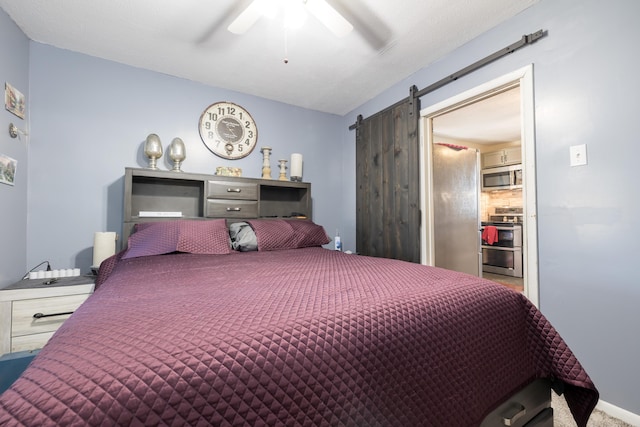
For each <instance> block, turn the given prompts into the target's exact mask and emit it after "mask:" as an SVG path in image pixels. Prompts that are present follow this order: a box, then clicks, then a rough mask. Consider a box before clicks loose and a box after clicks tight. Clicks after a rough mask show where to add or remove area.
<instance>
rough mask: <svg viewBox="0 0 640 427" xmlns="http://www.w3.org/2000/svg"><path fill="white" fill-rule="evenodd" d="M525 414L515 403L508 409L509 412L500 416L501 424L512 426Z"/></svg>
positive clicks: (522, 408) (522, 407)
mask: <svg viewBox="0 0 640 427" xmlns="http://www.w3.org/2000/svg"><path fill="white" fill-rule="evenodd" d="M526 413H527V410H526V408H525V407H524V406H522V405H520V404H517V403H516V404H514V405H513V406H511V407H510V408H509V412H507V413H506V414H503V415H502V423H503V424H504V425H505V426H512V425H514V424H515V423H516V421H518V420H519V419H520V418H522V417H523V416H524V415H526Z"/></svg>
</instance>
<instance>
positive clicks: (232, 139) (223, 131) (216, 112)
mask: <svg viewBox="0 0 640 427" xmlns="http://www.w3.org/2000/svg"><path fill="white" fill-rule="evenodd" d="M198 127H199V130H200V138H202V142H204V145H206V146H207V148H208V149H209V150H210V151H211V152H212V153H213V154H215V155H217V156H220V157H222V158H224V159H231V160H236V159H241V158H243V157H246V156H248V155H249V154H250V153H251V151H253V149H254V148H255V146H256V143H257V142H258V128H257V126H256V122H255V121H254V120H253V117H251V114H249V112H248V111H247V110H245V109H244V108H242V107H241V106H239V105H237V104H234V103H233V102H216V103H215V104H211V105H210V106H208V107H207V109H206V110H204V112H203V113H202V115H201V116H200V122H199V124H198Z"/></svg>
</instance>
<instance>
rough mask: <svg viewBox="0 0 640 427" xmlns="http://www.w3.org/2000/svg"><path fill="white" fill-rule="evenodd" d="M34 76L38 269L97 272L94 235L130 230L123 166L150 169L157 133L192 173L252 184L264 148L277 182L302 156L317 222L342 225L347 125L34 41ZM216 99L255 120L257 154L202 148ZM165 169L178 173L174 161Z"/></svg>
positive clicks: (32, 245) (32, 235) (33, 244)
mask: <svg viewBox="0 0 640 427" xmlns="http://www.w3.org/2000/svg"><path fill="white" fill-rule="evenodd" d="M30 70H31V74H30V82H31V86H32V93H33V94H34V96H33V97H32V98H33V99H32V103H31V116H32V121H33V126H32V129H31V153H30V162H31V166H32V167H31V168H30V176H29V178H30V189H31V191H30V194H29V212H30V213H31V215H30V218H29V227H28V247H29V254H28V260H29V262H30V263H32V264H33V263H37V262H39V261H40V260H43V259H49V260H51V261H52V262H53V263H54V265H55V266H54V268H66V267H69V266H77V267H81V268H82V270H83V271H88V267H89V266H90V265H91V262H92V245H93V233H94V232H95V231H117V232H121V224H122V198H123V180H122V176H123V174H124V168H125V167H146V166H147V164H148V162H147V161H146V159H145V157H144V156H143V154H142V145H143V142H144V140H145V138H146V136H147V135H148V134H149V133H156V134H158V135H159V136H160V138H161V139H162V142H163V145H164V146H165V151H166V147H167V145H168V144H169V143H170V142H171V140H172V139H173V138H174V137H180V138H182V139H183V141H184V142H185V145H186V151H187V159H186V160H185V162H184V164H183V167H182V169H183V170H184V171H186V172H195V173H210V174H213V173H214V172H215V168H216V166H237V167H241V168H242V169H243V176H247V177H256V178H257V177H260V176H261V170H262V154H261V153H260V147H262V146H270V147H272V148H273V151H272V156H271V166H272V170H273V172H272V176H274V177H277V159H280V158H285V159H290V156H291V153H293V152H300V153H302V155H303V159H304V168H303V175H304V176H303V178H304V180H305V181H309V182H311V183H312V189H313V191H312V193H313V206H314V212H313V215H314V220H315V221H316V222H318V223H319V224H322V225H324V226H325V227H326V229H327V231H328V232H329V233H330V234H331V232H330V231H329V230H333V229H335V228H336V227H339V224H340V212H339V211H337V210H334V209H333V208H332V203H331V202H330V201H331V200H332V199H333V198H334V195H335V194H337V193H339V191H340V188H341V187H340V186H341V180H340V175H339V173H338V167H339V163H337V162H336V155H335V152H336V151H337V150H338V148H339V147H340V143H341V134H340V132H339V129H340V127H339V123H340V120H341V119H340V117H338V116H335V115H330V114H325V113H320V112H316V111H311V110H305V109H301V108H297V107H293V106H290V105H286V104H282V103H277V102H273V101H269V100H265V99H261V98H257V97H255V96H251V95H246V94H240V93H235V92H231V91H228V90H223V89H218V88H212V87H208V86H204V85H201V84H198V83H194V82H192V81H188V80H183V79H179V78H175V77H170V76H167V75H164V74H159V73H155V72H150V71H146V70H142V69H138V68H133V67H129V66H125V65H122V64H118V63H114V62H111V61H106V60H102V59H98V58H95V57H90V56H87V55H83V54H79V53H75V52H70V51H67V50H62V49H57V48H54V47H51V46H48V45H43V44H40V43H31V67H30ZM230 72H233V71H230ZM301 96H303V95H301ZM217 101H231V102H235V103H237V104H240V105H242V106H243V107H245V108H246V109H247V110H248V111H249V112H250V113H251V115H252V116H253V118H254V119H255V121H256V123H257V125H258V146H257V148H256V149H255V150H254V152H253V153H251V154H250V155H249V156H248V157H245V158H244V159H241V160H236V161H229V160H224V159H221V158H219V157H217V156H215V155H214V154H212V153H211V152H210V151H208V150H207V148H206V147H205V146H204V144H203V143H202V141H201V139H200V136H199V134H198V119H199V117H200V115H201V114H202V112H203V111H204V109H205V108H206V107H207V106H209V105H210V104H212V103H214V102H217ZM161 168H162V169H165V170H166V169H169V168H170V165H169V163H168V162H167V157H166V156H164V157H163V158H162V159H161Z"/></svg>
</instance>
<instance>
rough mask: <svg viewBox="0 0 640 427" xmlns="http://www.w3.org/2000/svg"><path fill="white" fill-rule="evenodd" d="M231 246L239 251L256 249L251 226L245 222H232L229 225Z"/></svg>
mask: <svg viewBox="0 0 640 427" xmlns="http://www.w3.org/2000/svg"><path fill="white" fill-rule="evenodd" d="M229 236H230V237H231V247H232V248H233V249H234V250H236V251H240V252H249V251H257V250H258V240H257V239H256V233H255V232H254V231H253V228H251V226H250V225H249V224H248V223H246V222H234V223H233V224H231V225H230V226H229Z"/></svg>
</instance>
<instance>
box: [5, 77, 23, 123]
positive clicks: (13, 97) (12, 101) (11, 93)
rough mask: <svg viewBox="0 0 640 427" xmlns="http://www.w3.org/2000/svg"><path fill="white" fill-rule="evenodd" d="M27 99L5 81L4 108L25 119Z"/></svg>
mask: <svg viewBox="0 0 640 427" xmlns="http://www.w3.org/2000/svg"><path fill="white" fill-rule="evenodd" d="M25 104H26V103H25V100H24V95H23V94H22V93H21V92H20V91H19V90H17V89H16V88H14V87H13V86H11V85H10V84H9V83H7V82H5V84H4V108H6V109H7V111H10V112H12V113H13V114H15V115H16V116H18V117H20V118H21V119H24V111H25V107H26V105H25Z"/></svg>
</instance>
